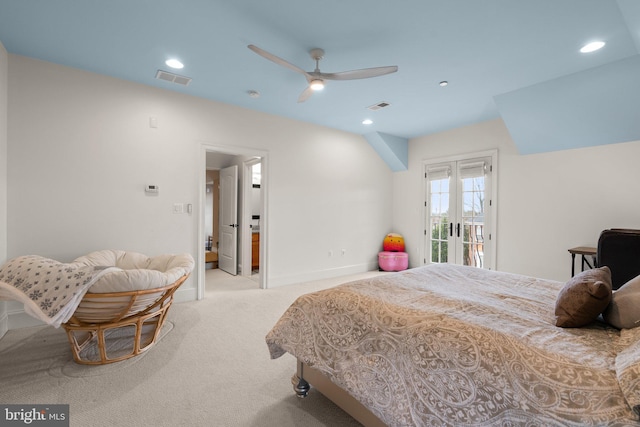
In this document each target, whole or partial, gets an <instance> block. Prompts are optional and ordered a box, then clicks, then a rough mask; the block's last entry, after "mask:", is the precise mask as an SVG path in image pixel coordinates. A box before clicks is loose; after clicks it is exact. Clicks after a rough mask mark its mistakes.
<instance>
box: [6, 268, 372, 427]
mask: <svg viewBox="0 0 640 427" xmlns="http://www.w3.org/2000/svg"><path fill="white" fill-rule="evenodd" d="M206 274H207V279H206V281H207V292H206V298H205V299H204V300H203V301H196V302H188V303H181V304H175V305H173V307H172V308H171V310H170V313H169V318H168V319H169V320H168V322H169V323H168V324H167V325H165V330H163V337H162V339H161V340H160V342H158V344H157V345H156V346H155V347H154V348H152V349H150V350H149V351H148V352H146V353H144V354H143V355H141V356H138V357H135V358H133V359H129V360H126V361H123V362H118V363H115V364H111V365H105V366H83V365H78V364H76V363H74V362H73V359H72V356H71V351H70V349H69V345H68V343H67V338H66V335H65V333H64V330H62V329H54V328H52V327H35V328H25V329H19V330H13V331H9V332H8V333H7V334H6V335H5V337H4V338H2V339H1V340H0V403H4V404H10V403H18V404H20V403H30V404H69V405H70V424H71V426H75V427H98V426H172V427H173V426H256V427H257V426H260V427H268V426H273V427H286V426H305V427H307V426H309V427H311V426H331V427H336V426H337V427H340V426H358V425H359V424H358V423H357V422H356V421H355V420H353V419H352V418H351V417H349V416H348V415H346V414H345V413H344V412H342V410H340V409H339V408H337V407H336V406H335V405H333V403H331V402H330V401H328V400H327V399H325V398H324V397H323V396H322V395H321V394H319V393H317V392H315V391H314V390H312V391H311V393H310V394H309V397H307V398H306V399H298V398H297V397H296V396H295V394H294V393H293V390H292V387H291V382H290V378H291V376H292V374H293V373H294V371H295V360H294V358H293V357H291V356H290V355H285V356H284V357H281V358H280V359H276V360H270V358H269V353H268V350H267V346H266V344H265V342H264V337H265V335H266V334H267V332H268V331H269V329H270V328H271V327H272V326H273V324H274V323H275V322H276V321H277V319H278V318H279V317H280V315H281V314H282V313H283V312H284V310H285V309H286V308H287V307H288V306H289V305H290V304H291V303H292V302H293V301H294V299H295V298H296V297H297V296H298V295H301V294H303V293H307V292H312V291H315V290H318V289H323V288H327V287H331V286H335V285H337V284H339V283H341V282H344V281H350V280H354V279H357V278H360V277H370V276H372V275H376V274H381V273H378V272H370V273H364V274H361V275H355V276H349V277H343V278H340V279H331V280H324V281H317V282H310V283H304V284H299V285H291V286H284V287H280V288H276V289H270V290H261V289H258V287H257V283H256V282H254V281H252V280H248V279H243V278H239V277H233V276H229V275H227V274H226V273H224V272H221V271H220V270H207V273H206Z"/></svg>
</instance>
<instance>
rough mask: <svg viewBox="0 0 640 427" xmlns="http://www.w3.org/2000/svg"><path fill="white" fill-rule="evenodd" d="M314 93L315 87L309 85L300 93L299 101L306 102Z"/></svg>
mask: <svg viewBox="0 0 640 427" xmlns="http://www.w3.org/2000/svg"><path fill="white" fill-rule="evenodd" d="M312 94H313V89H311V87H309V86H307V88H306V89H305V90H304V91H303V92H302V93H301V94H300V96H299V97H298V102H299V103H300V102H304V101H306V100H307V99H309V98H310V97H311V95H312Z"/></svg>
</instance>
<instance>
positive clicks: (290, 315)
mask: <svg viewBox="0 0 640 427" xmlns="http://www.w3.org/2000/svg"><path fill="white" fill-rule="evenodd" d="M562 285H563V284H562V283H560V282H554V281H548V280H542V279H535V278H531V277H525V276H520V275H515V274H509V273H500V272H494V271H487V270H481V269H476V268H472V267H461V266H454V265H450V264H435V265H429V266H426V267H420V268H417V269H412V270H407V271H405V272H401V273H396V274H391V275H384V276H379V277H376V278H373V279H367V280H362V281H357V282H352V283H348V284H344V285H341V286H337V287H335V288H332V289H328V290H324V291H320V292H315V293H311V294H307V295H304V296H301V297H300V298H298V300H297V301H296V302H295V303H294V304H292V305H291V307H290V308H289V309H288V310H287V311H286V312H285V313H284V314H283V316H282V317H281V318H280V320H279V321H278V322H277V324H276V325H275V326H274V327H273V329H272V330H271V331H270V332H269V334H268V335H267V337H266V341H267V345H268V347H269V351H270V353H271V357H272V358H277V357H280V356H281V355H283V354H284V353H285V352H288V353H290V354H292V355H294V356H295V357H297V358H298V359H300V360H302V361H303V362H305V363H307V364H309V365H310V366H312V367H314V368H316V369H318V370H320V371H321V372H323V373H325V374H326V375H327V376H328V377H329V378H330V379H331V380H332V381H333V382H334V383H336V384H337V385H339V386H340V387H342V388H343V389H345V390H346V391H348V392H349V393H350V394H351V395H352V396H353V397H355V398H356V399H357V400H359V401H360V402H361V403H362V404H364V405H365V406H366V407H367V408H369V410H371V411H372V412H373V413H374V414H376V415H377V416H378V417H379V418H380V419H381V420H382V421H384V422H385V423H386V424H387V425H389V426H414V425H415V426H462V425H482V426H507V425H508V426H513V425H527V426H543V425H544V426H605V425H606V426H627V425H633V426H638V425H640V422H639V421H638V414H637V412H638V411H639V410H640V328H635V329H630V330H622V331H618V330H616V329H613V328H610V327H608V326H606V325H604V324H601V323H598V322H595V323H594V324H592V325H590V326H588V327H585V328H569V329H563V328H559V327H556V326H555V325H554V321H555V319H554V307H555V300H556V296H557V294H558V292H559V290H560V288H561V287H562ZM634 409H635V411H634Z"/></svg>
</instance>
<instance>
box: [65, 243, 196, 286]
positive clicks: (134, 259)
mask: <svg viewBox="0 0 640 427" xmlns="http://www.w3.org/2000/svg"><path fill="white" fill-rule="evenodd" d="M73 262H74V263H78V264H81V265H101V266H106V267H117V268H118V269H117V270H114V271H112V272H109V273H106V274H105V275H103V276H102V277H101V278H100V279H98V280H97V281H96V282H95V283H94V284H93V285H92V286H91V287H90V288H89V292H91V293H109V292H128V291H139V290H145V289H155V288H160V287H163V286H167V285H170V284H172V283H174V282H176V281H177V280H178V279H179V278H180V277H182V276H184V275H185V274H189V273H191V271H192V270H193V267H194V264H195V263H194V260H193V257H192V256H191V255H190V254H180V255H172V254H165V255H158V256H154V257H148V256H146V255H143V254H141V253H138V252H127V251H122V250H110V249H108V250H103V251H96V252H92V253H90V254H88V255H84V256H81V257H79V258H76V259H75V260H74V261H73Z"/></svg>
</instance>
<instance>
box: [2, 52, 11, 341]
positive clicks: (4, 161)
mask: <svg viewBox="0 0 640 427" xmlns="http://www.w3.org/2000/svg"><path fill="white" fill-rule="evenodd" d="M8 87H9V83H8V54H7V51H6V49H5V48H4V46H3V45H2V42H0V264H3V263H4V262H5V261H6V260H7V103H8V100H7V91H8ZM8 325H9V322H8V319H7V307H6V303H5V302H4V301H0V337H2V336H3V335H4V334H5V333H6V332H7V328H8Z"/></svg>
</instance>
